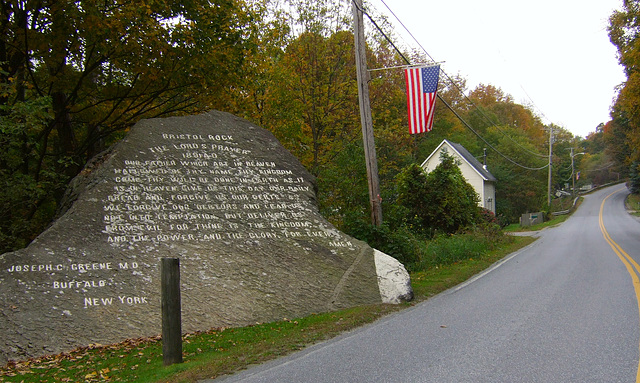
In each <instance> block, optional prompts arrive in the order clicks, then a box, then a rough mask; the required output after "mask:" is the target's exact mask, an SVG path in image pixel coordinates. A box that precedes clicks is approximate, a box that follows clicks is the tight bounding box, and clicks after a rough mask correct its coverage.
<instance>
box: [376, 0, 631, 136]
mask: <svg viewBox="0 0 640 383" xmlns="http://www.w3.org/2000/svg"><path fill="white" fill-rule="evenodd" d="M383 1H384V3H386V5H387V6H388V7H389V8H390V10H391V11H392V12H393V14H395V16H394V15H393V14H392V13H391V12H390V11H389V9H387V6H385V4H384V3H383ZM365 4H368V5H370V6H373V7H374V8H375V9H376V10H377V11H378V12H381V13H382V14H384V15H386V16H387V17H388V18H389V21H390V22H392V24H394V25H395V26H396V27H395V28H394V32H395V33H396V35H397V37H398V40H399V43H400V44H401V45H403V46H405V47H409V48H419V46H418V44H417V43H416V42H415V41H414V40H413V38H411V37H410V36H409V35H408V34H407V33H406V32H405V30H404V28H403V27H402V25H401V24H399V22H398V21H397V20H396V16H397V18H398V19H399V20H400V21H401V22H402V24H404V26H406V28H407V29H408V30H409V31H410V32H411V34H413V36H414V37H415V38H416V39H417V40H418V42H419V43H420V44H421V45H422V46H423V47H424V49H425V50H426V51H427V52H428V53H429V55H431V57H433V58H434V60H436V61H438V62H442V66H441V68H442V70H444V71H445V72H446V73H447V74H448V75H449V76H454V75H456V74H460V75H461V76H462V77H464V78H466V79H467V88H468V89H469V90H472V89H474V88H475V87H476V86H477V85H478V84H480V83H482V84H491V85H493V86H496V87H498V88H501V89H502V91H503V92H504V93H505V94H510V95H511V96H512V97H513V99H514V101H515V102H516V103H519V104H522V105H530V106H531V108H532V110H533V111H534V112H535V113H536V114H537V115H538V116H540V117H541V119H542V122H543V123H544V124H550V123H553V124H555V125H559V126H561V127H563V128H565V129H567V130H569V131H570V132H572V133H573V134H574V135H576V136H581V137H586V136H587V135H588V134H589V133H591V132H594V131H595V130H596V127H597V126H598V124H600V123H606V122H608V121H609V120H610V119H611V118H610V116H609V111H610V108H611V105H612V104H613V101H614V99H615V97H616V95H617V91H616V87H617V86H618V85H619V84H621V83H623V82H624V81H625V76H624V72H623V68H622V67H621V66H620V65H619V64H618V60H617V51H616V48H615V46H614V45H613V44H611V42H610V41H609V36H608V35H607V26H608V19H609V16H610V15H611V14H612V13H613V11H614V10H616V9H621V8H622V0H594V1H584V0H537V1H530V0H528V1H522V0H484V1H477V0H438V1H435V0H421V1H417V0H368V1H365Z"/></svg>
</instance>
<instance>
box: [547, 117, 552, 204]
mask: <svg viewBox="0 0 640 383" xmlns="http://www.w3.org/2000/svg"><path fill="white" fill-rule="evenodd" d="M552 156H553V125H549V183H548V185H547V186H548V188H547V206H549V208H551V165H552V161H551V159H552Z"/></svg>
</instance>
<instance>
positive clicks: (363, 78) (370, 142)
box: [353, 0, 382, 226]
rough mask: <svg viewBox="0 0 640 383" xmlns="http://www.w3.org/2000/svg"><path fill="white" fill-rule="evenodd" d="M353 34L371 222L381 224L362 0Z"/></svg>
mask: <svg viewBox="0 0 640 383" xmlns="http://www.w3.org/2000/svg"><path fill="white" fill-rule="evenodd" d="M353 35H354V39H355V46H356V72H357V78H358V101H359V103H360V121H361V123H362V141H363V143H364V156H365V161H366V163H367V178H368V180H369V202H370V206H371V222H372V223H373V224H374V225H376V226H380V225H382V198H381V197H380V181H379V179H378V160H377V159H376V144H375V141H374V138H373V119H372V118H371V105H370V102H369V73H368V72H367V56H366V53H367V52H366V48H365V39H364V21H363V14H362V0H354V1H353Z"/></svg>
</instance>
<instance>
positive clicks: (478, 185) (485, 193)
mask: <svg viewBox="0 0 640 383" xmlns="http://www.w3.org/2000/svg"><path fill="white" fill-rule="evenodd" d="M445 150H446V152H447V154H449V155H450V156H453V157H454V158H455V159H456V161H457V162H458V166H459V167H460V171H461V172H462V175H463V176H464V178H465V179H466V180H467V182H468V183H469V184H470V185H471V186H473V188H474V189H475V191H476V193H478V196H479V197H480V201H479V203H478V205H479V206H481V207H483V208H485V209H488V210H491V211H492V212H494V213H495V212H496V202H495V185H494V183H493V182H489V181H485V180H484V179H483V178H482V176H481V175H480V174H479V173H478V172H477V171H476V170H475V169H474V168H473V167H472V166H471V165H469V163H468V162H467V161H466V160H465V159H464V158H462V157H461V156H459V155H458V154H457V152H456V151H455V149H454V148H452V147H451V146H449V145H448V144H447V143H446V142H445V143H444V144H443V145H442V146H441V147H440V148H439V149H438V150H437V151H436V152H434V153H433V154H432V155H431V157H429V158H428V160H427V161H425V162H424V163H423V164H422V167H423V169H424V170H426V171H427V173H430V172H432V171H433V170H434V169H435V168H436V167H437V166H438V165H439V164H440V155H441V153H442V151H445Z"/></svg>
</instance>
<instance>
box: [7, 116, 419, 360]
mask: <svg viewBox="0 0 640 383" xmlns="http://www.w3.org/2000/svg"><path fill="white" fill-rule="evenodd" d="M315 198H316V197H315V191H314V179H313V177H312V176H311V175H310V174H309V173H308V172H307V171H306V170H305V169H304V168H303V167H302V165H301V164H300V163H299V162H298V160H297V159H296V158H295V157H294V156H292V155H291V154H290V153H289V152H288V151H287V150H285V149H284V148H283V147H282V146H281V145H280V143H279V142H278V141H277V140H276V139H275V138H274V137H273V135H271V133H269V132H268V131H266V130H264V129H262V128H259V127H257V126H255V125H253V124H251V123H249V122H247V121H245V120H242V119H240V118H237V117H235V116H232V115H230V114H227V113H222V112H210V113H206V114H202V115H198V116H189V117H175V118H166V119H151V120H143V121H141V122H139V123H138V124H137V125H136V126H135V127H133V128H132V129H131V131H130V132H129V134H128V135H127V137H126V138H125V139H124V140H123V141H121V142H120V143H118V144H117V145H115V146H114V147H113V148H112V149H111V150H109V151H107V152H105V153H103V154H101V155H100V156H98V157H97V158H95V159H94V160H93V161H92V162H91V163H90V164H89V165H88V166H87V167H86V168H85V169H84V170H83V171H82V173H81V174H80V175H79V176H77V177H76V178H75V179H74V180H73V182H72V183H71V185H70V188H69V191H68V193H67V196H66V200H65V201H64V203H63V205H62V206H63V208H64V210H65V211H64V213H63V214H61V215H60V217H59V218H58V219H57V220H56V221H55V222H54V224H53V225H52V226H51V227H50V228H49V229H48V230H46V231H45V232H44V233H42V234H41V235H40V236H39V237H38V238H37V239H36V240H35V241H34V242H33V243H31V244H30V245H29V246H28V247H27V248H25V249H22V250H19V251H16V252H12V253H6V254H3V255H0V291H1V292H2V294H1V295H0V311H1V312H0V334H2V336H1V339H0V348H1V350H0V362H2V363H5V362H7V361H8V360H17V359H24V358H27V357H33V356H40V355H44V354H51V353H57V352H62V351H68V350H70V349H73V348H75V347H78V346H86V345H89V344H96V343H98V344H108V343H114V342H118V341H122V340H124V339H127V338H136V337H143V336H153V335H157V334H160V332H161V308H160V282H159V280H160V260H161V258H163V257H177V258H179V259H180V263H181V271H180V273H181V289H182V293H181V294H182V320H183V325H182V329H183V331H185V332H191V331H198V330H207V329H210V328H212V327H223V326H243V325H249V324H255V323H256V322H267V321H272V320H278V319H282V318H284V317H287V318H293V317H299V316H304V315H308V314H310V313H314V312H323V311H329V310H334V309H339V308H345V307H350V306H355V305H360V304H368V303H378V302H381V301H382V299H383V298H382V297H381V293H380V286H379V284H378V276H377V272H376V265H375V262H374V252H373V249H372V248H370V247H369V246H367V245H366V244H365V243H363V242H360V241H358V240H356V239H354V238H351V237H349V236H347V235H345V234H343V233H341V232H340V231H338V230H337V229H335V228H334V227H333V226H332V225H331V224H329V223H328V222H327V221H326V220H325V219H323V218H322V216H321V215H320V214H319V213H318V209H317V206H316V201H315ZM400 285H402V286H405V287H404V290H402V291H401V292H399V293H398V295H402V296H404V297H407V296H410V285H408V289H409V291H407V287H406V285H407V281H406V280H405V281H403V282H401V283H400ZM384 295H385V296H386V295H387V293H385V294H384ZM396 298H397V297H392V298H388V297H387V298H384V299H385V301H394V300H397V299H396Z"/></svg>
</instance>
